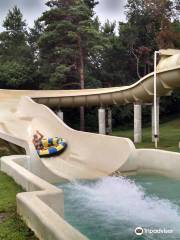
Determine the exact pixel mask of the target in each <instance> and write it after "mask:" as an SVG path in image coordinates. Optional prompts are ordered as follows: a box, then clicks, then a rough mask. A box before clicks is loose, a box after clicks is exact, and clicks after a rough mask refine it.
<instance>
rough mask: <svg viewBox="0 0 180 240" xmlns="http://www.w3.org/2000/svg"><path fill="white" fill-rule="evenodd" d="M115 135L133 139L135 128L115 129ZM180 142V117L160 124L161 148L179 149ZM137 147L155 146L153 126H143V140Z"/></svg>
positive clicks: (159, 144)
mask: <svg viewBox="0 0 180 240" xmlns="http://www.w3.org/2000/svg"><path fill="white" fill-rule="evenodd" d="M113 135H114V136H121V137H128V138H131V139H132V140H133V129H128V130H121V129H115V130H114V131H113ZM179 142H180V118H178V119H175V120H171V121H169V122H166V123H162V124H161V125H160V141H159V143H158V148H159V149H164V150H168V151H179V148H178V143H179ZM136 147H137V148H154V143H152V141H151V128H150V127H148V128H143V141H142V143H139V144H136Z"/></svg>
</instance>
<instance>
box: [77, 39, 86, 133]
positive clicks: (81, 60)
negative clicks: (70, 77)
mask: <svg viewBox="0 0 180 240" xmlns="http://www.w3.org/2000/svg"><path fill="white" fill-rule="evenodd" d="M78 47H79V76H80V86H81V89H84V82H85V80H84V56H83V49H82V44H81V37H80V36H78ZM80 130H81V131H84V130H85V118H84V106H81V107H80Z"/></svg>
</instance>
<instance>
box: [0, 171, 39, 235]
mask: <svg viewBox="0 0 180 240" xmlns="http://www.w3.org/2000/svg"><path fill="white" fill-rule="evenodd" d="M22 191H23V190H22V188H21V187H19V186H18V185H17V184H16V183H15V182H14V181H13V180H12V178H10V177H8V176H7V175H6V174H4V173H2V172H0V239H1V240H35V239H37V238H35V236H34V234H33V233H32V232H31V231H30V230H29V229H28V228H27V226H26V225H25V224H24V222H23V221H22V220H21V219H20V217H19V216H18V215H17V213H16V194H17V193H19V192H22Z"/></svg>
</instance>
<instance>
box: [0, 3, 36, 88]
mask: <svg viewBox="0 0 180 240" xmlns="http://www.w3.org/2000/svg"><path fill="white" fill-rule="evenodd" d="M3 27H4V28H5V31H3V32H1V33H0V68H1V71H0V84H1V85H2V86H3V87H11V88H25V87H28V86H31V87H32V82H33V77H32V75H33V71H34V69H33V56H32V53H31V49H30V47H29V45H28V43H27V31H26V23H25V21H24V20H23V16H22V13H21V11H20V10H19V9H18V8H17V7H14V8H13V9H12V10H9V12H8V14H7V17H6V19H5V20H4V23H3Z"/></svg>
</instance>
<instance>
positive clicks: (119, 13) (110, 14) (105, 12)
mask: <svg viewBox="0 0 180 240" xmlns="http://www.w3.org/2000/svg"><path fill="white" fill-rule="evenodd" d="M126 3H127V0H99V4H98V5H97V6H96V9H95V11H96V13H97V15H98V16H99V19H100V21H101V22H103V23H104V22H105V21H106V20H107V19H109V20H110V21H125V19H126V18H125V14H124V6H125V5H126Z"/></svg>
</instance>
